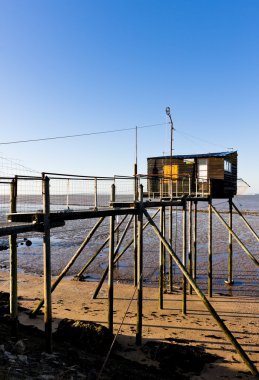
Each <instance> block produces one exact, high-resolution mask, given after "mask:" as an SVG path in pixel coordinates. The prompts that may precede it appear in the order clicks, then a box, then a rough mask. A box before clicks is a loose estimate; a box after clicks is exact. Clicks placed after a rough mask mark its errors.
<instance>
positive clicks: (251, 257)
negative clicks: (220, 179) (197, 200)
mask: <svg viewBox="0 0 259 380" xmlns="http://www.w3.org/2000/svg"><path fill="white" fill-rule="evenodd" d="M211 208H212V210H213V211H214V213H215V214H216V215H217V217H218V218H219V220H220V221H221V223H222V224H223V226H225V227H226V229H227V230H228V231H229V232H230V233H231V235H232V236H233V237H234V238H235V239H236V241H237V242H238V244H239V245H240V247H242V248H243V250H244V251H245V253H246V254H247V255H248V256H249V257H250V259H251V260H253V262H254V263H255V265H257V266H259V261H258V260H257V259H256V258H255V257H254V256H253V255H252V253H251V252H250V251H249V249H248V248H247V247H246V246H245V245H244V243H243V242H242V241H241V240H240V239H239V237H238V236H237V235H236V234H235V232H234V231H233V230H232V229H231V228H229V225H228V224H227V223H226V222H225V220H224V219H223V218H222V216H221V215H220V214H219V213H218V211H217V210H216V209H215V207H214V206H211Z"/></svg>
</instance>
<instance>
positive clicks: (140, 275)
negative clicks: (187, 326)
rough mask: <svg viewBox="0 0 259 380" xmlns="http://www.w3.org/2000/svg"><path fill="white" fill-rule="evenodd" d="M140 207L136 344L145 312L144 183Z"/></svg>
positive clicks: (139, 341)
mask: <svg viewBox="0 0 259 380" xmlns="http://www.w3.org/2000/svg"><path fill="white" fill-rule="evenodd" d="M139 197H140V207H139V215H138V284H137V292H138V300H137V326H136V344H137V345H138V346H139V345H141V341H142V314H143V209H142V208H143V206H142V203H143V185H140V186H139Z"/></svg>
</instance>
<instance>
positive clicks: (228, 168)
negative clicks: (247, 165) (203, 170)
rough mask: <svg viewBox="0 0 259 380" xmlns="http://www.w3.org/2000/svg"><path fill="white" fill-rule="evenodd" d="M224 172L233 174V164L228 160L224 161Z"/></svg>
mask: <svg viewBox="0 0 259 380" xmlns="http://www.w3.org/2000/svg"><path fill="white" fill-rule="evenodd" d="M224 170H225V171H226V172H230V173H231V172H232V164H231V162H229V161H227V160H225V161H224Z"/></svg>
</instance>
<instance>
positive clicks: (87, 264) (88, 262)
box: [75, 215, 128, 278]
mask: <svg viewBox="0 0 259 380" xmlns="http://www.w3.org/2000/svg"><path fill="white" fill-rule="evenodd" d="M127 216H128V215H125V216H124V218H123V219H122V220H121V221H120V223H119V224H118V225H117V226H116V228H115V230H114V231H115V232H116V230H117V229H118V228H119V227H120V226H121V225H122V223H123V222H124V221H125V219H126V218H127ZM88 236H89V235H88ZM109 240H110V238H109V237H108V238H107V239H106V240H105V241H104V243H103V244H102V245H101V247H100V248H98V249H97V251H96V252H95V253H94V255H93V256H92V257H91V259H90V260H88V261H87V263H86V264H85V265H84V266H83V268H82V269H81V270H80V271H79V272H78V273H77V275H76V276H75V278H80V277H81V276H82V275H83V273H84V272H85V271H86V269H87V268H88V267H89V265H90V264H91V263H92V262H93V261H94V259H95V258H96V257H97V256H98V255H99V253H100V252H101V251H102V250H103V249H104V248H105V246H106V245H107V243H108V242H109Z"/></svg>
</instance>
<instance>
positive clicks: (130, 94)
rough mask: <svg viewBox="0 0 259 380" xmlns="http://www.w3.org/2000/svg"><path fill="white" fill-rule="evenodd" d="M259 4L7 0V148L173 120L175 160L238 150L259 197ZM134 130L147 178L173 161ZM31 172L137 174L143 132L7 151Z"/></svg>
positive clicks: (3, 59) (1, 15)
mask: <svg viewBox="0 0 259 380" xmlns="http://www.w3.org/2000/svg"><path fill="white" fill-rule="evenodd" d="M258 20H259V1H258V0H227V1H226V0H210V1H208V0H109V1H107V0H88V1H86V0H76V1H75V0H37V1H36V0H22V1H21V0H0V125H1V134H0V144H2V143H4V142H9V141H15V140H26V139H37V138H45V137H55V136H63V135H71V134H82V133H91V132H98V131H106V130H114V129H122V128H134V127H135V126H143V125H151V124H157V123H165V122H166V121H167V120H166V115H165V107H166V106H170V107H171V112H172V117H173V121H174V127H175V129H176V131H175V133H174V152H175V153H176V154H185V153H186V154H191V153H208V152H220V151H226V150H228V148H234V149H235V150H238V153H239V172H238V175H239V177H242V178H244V179H245V180H246V181H247V182H248V183H249V184H250V185H251V192H259V170H258V163H259V160H258V157H259V155H258V156H257V153H258V154H259V148H258V146H259V22H258ZM169 140H170V129H169V126H168V125H161V126H157V127H152V128H143V129H139V131H138V158H139V172H141V173H145V172H146V158H147V157H149V156H156V155H159V156H160V155H163V154H169V152H170V141H169ZM0 155H1V156H4V157H9V158H15V159H19V160H21V163H22V164H23V165H25V166H27V167H30V168H33V169H36V170H38V171H39V172H41V171H56V172H61V173H62V172H63V173H71V174H72V173H76V174H86V175H104V176H106V175H113V174H125V175H131V174H133V163H134V156H135V131H134V130H129V131H125V132H117V133H111V134H101V135H92V136H84V137H78V138H70V139H64V140H53V141H44V142H37V143H36V142H35V143H23V144H10V145H5V144H2V145H0Z"/></svg>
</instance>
